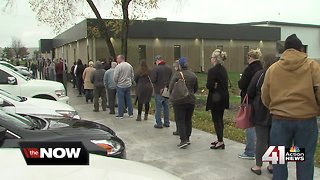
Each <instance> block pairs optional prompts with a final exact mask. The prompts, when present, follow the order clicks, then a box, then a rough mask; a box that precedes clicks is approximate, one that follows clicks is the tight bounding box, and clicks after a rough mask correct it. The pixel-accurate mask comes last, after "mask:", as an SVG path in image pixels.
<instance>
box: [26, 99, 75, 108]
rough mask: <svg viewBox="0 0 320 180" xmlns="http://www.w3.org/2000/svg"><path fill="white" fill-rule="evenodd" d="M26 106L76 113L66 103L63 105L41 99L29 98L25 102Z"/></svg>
mask: <svg viewBox="0 0 320 180" xmlns="http://www.w3.org/2000/svg"><path fill="white" fill-rule="evenodd" d="M23 103H24V104H25V105H27V106H29V105H32V106H33V107H31V108H34V109H37V108H40V109H52V110H67V111H75V109H74V108H73V107H71V106H70V105H68V104H66V103H61V102H58V101H53V100H48V99H40V98H29V97H28V98H27V100H26V101H24V102H23Z"/></svg>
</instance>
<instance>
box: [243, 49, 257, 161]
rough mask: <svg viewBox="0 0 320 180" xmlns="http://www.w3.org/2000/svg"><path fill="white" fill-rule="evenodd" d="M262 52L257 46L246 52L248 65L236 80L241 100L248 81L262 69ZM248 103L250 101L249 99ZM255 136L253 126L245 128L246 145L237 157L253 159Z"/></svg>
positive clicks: (245, 91)
mask: <svg viewBox="0 0 320 180" xmlns="http://www.w3.org/2000/svg"><path fill="white" fill-rule="evenodd" d="M261 56H262V53H261V51H260V49H259V48H257V49H251V50H250V51H249V52H248V57H247V58H248V59H247V62H248V66H247V67H246V68H245V69H244V71H243V73H242V76H241V78H240V80H239V81H238V86H239V88H240V90H241V93H240V96H241V102H242V101H243V99H244V97H245V96H246V94H247V89H248V87H249V84H250V81H251V79H252V77H253V76H254V74H255V73H256V72H257V71H259V70H261V69H262V64H261V62H260V57H261ZM249 104H251V101H250V99H249ZM255 137H256V133H255V130H254V128H253V127H251V128H248V129H246V147H245V150H244V152H243V153H241V154H239V155H238V157H239V158H242V159H249V160H254V159H255Z"/></svg>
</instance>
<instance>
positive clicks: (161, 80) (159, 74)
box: [150, 61, 172, 94]
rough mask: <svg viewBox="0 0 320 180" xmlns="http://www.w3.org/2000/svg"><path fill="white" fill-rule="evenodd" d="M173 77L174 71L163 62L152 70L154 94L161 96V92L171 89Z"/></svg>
mask: <svg viewBox="0 0 320 180" xmlns="http://www.w3.org/2000/svg"><path fill="white" fill-rule="evenodd" d="M171 76H172V69H171V68H170V67H168V66H167V65H166V64H165V62H164V61H163V62H162V63H160V64H159V65H157V67H155V68H154V69H153V70H152V73H151V76H150V78H151V81H152V83H153V85H154V93H155V94H160V91H161V90H162V89H164V88H165V87H169V83H170V80H171Z"/></svg>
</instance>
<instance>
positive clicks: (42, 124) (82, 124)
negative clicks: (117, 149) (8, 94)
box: [19, 114, 116, 136]
mask: <svg viewBox="0 0 320 180" xmlns="http://www.w3.org/2000/svg"><path fill="white" fill-rule="evenodd" d="M19 115H21V116H23V117H26V118H27V119H30V118H31V120H32V121H33V122H37V124H36V125H37V128H38V129H41V130H48V129H56V128H61V129H68V128H84V129H100V130H103V131H105V132H108V133H110V134H111V135H113V136H116V133H115V132H114V131H113V130H112V129H111V128H109V127H107V126H105V125H103V124H100V123H97V122H94V121H88V120H83V119H81V120H79V119H73V118H70V117H55V118H45V120H43V119H44V118H41V117H39V116H36V115H26V114H19Z"/></svg>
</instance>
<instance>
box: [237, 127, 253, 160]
mask: <svg viewBox="0 0 320 180" xmlns="http://www.w3.org/2000/svg"><path fill="white" fill-rule="evenodd" d="M245 132H246V147H245V149H244V153H242V154H239V158H242V159H249V160H254V159H255V151H256V131H255V129H254V127H251V128H247V129H246V130H245Z"/></svg>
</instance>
